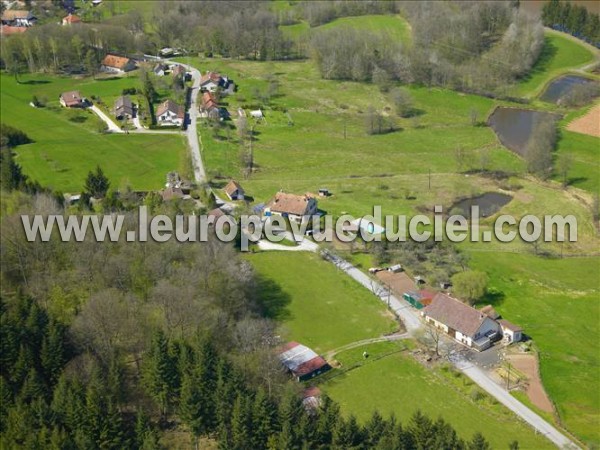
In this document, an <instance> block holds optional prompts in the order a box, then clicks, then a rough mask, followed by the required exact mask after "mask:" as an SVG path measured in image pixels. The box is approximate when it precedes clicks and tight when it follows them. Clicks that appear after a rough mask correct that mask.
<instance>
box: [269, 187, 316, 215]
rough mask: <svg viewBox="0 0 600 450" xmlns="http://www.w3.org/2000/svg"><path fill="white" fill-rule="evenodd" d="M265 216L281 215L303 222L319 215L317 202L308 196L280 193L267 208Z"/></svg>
mask: <svg viewBox="0 0 600 450" xmlns="http://www.w3.org/2000/svg"><path fill="white" fill-rule="evenodd" d="M263 212H264V215H265V216H267V217H269V216H272V215H280V216H283V217H288V218H289V219H290V220H295V221H296V222H302V221H304V220H307V219H308V218H309V217H310V216H314V215H315V214H317V200H316V199H315V198H314V197H313V196H312V195H308V194H304V195H294V194H286V193H285V192H278V193H277V194H275V198H273V199H272V200H271V201H270V202H269V203H268V204H267V205H266V207H265V209H264V211H263Z"/></svg>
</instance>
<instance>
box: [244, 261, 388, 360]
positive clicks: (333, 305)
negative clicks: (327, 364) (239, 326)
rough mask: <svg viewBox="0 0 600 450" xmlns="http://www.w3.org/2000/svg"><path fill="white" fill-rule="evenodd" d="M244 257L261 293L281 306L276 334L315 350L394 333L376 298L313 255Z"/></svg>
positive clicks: (386, 313)
mask: <svg viewBox="0 0 600 450" xmlns="http://www.w3.org/2000/svg"><path fill="white" fill-rule="evenodd" d="M247 260H248V261H249V262H250V263H251V264H252V266H253V267H254V268H255V270H256V272H257V273H258V275H259V276H260V277H261V278H262V280H263V281H262V283H261V292H262V297H263V298H266V299H267V300H266V301H267V302H269V304H277V305H281V306H282V307H284V309H283V310H281V311H280V313H279V314H278V318H279V319H280V320H281V323H282V328H281V333H282V335H283V336H284V338H285V339H289V340H295V341H298V342H301V343H302V344H305V345H307V346H309V347H311V348H313V349H314V350H315V351H316V352H318V353H321V354H323V353H325V352H327V351H330V350H334V349H336V348H338V347H341V346H343V345H345V344H349V343H351V342H355V341H359V340H362V339H368V338H371V337H377V336H381V335H382V334H384V333H388V332H391V331H394V330H395V329H396V328H397V324H396V323H395V322H394V320H393V319H392V318H391V316H390V315H389V313H388V312H387V310H386V308H385V306H384V305H383V303H382V302H380V301H379V300H378V299H377V297H375V296H374V295H373V294H371V293H370V292H369V291H367V290H366V289H365V288H364V287H362V286H361V285H359V284H358V283H356V282H355V281H354V280H352V279H351V278H350V277H348V276H347V275H345V274H343V273H342V272H339V271H338V270H337V269H336V268H335V266H333V265H332V264H330V263H328V262H326V261H323V260H322V259H321V258H320V257H319V256H318V255H315V254H312V253H305V252H260V253H256V254H251V255H248V256H247Z"/></svg>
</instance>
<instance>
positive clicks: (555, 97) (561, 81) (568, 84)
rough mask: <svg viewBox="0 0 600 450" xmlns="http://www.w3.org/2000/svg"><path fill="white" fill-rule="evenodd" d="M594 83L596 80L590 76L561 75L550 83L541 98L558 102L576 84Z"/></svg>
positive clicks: (550, 101)
mask: <svg viewBox="0 0 600 450" xmlns="http://www.w3.org/2000/svg"><path fill="white" fill-rule="evenodd" d="M592 83H596V82H595V81H594V80H590V79H588V78H584V77H578V76H577V75H567V76H564V77H560V78H557V79H556V80H554V81H552V82H551V83H550V84H549V85H548V87H547V88H546V90H545V91H544V93H543V94H542V95H541V97H540V99H541V100H543V101H545V102H549V103H558V102H559V100H560V99H561V98H562V97H563V96H565V95H567V94H569V93H570V92H571V91H572V89H573V88H574V87H575V86H579V85H582V84H592Z"/></svg>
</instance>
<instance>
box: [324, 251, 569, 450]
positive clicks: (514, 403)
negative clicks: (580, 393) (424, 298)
mask: <svg viewBox="0 0 600 450" xmlns="http://www.w3.org/2000/svg"><path fill="white" fill-rule="evenodd" d="M325 257H326V258H327V259H328V260H329V261H330V262H332V263H333V264H335V265H336V266H337V267H338V268H339V269H341V270H343V271H344V272H345V273H346V274H347V275H349V276H351V277H352V278H353V279H354V280H356V281H358V282H359V283H360V284H362V285H363V286H364V287H366V288H367V289H368V290H370V291H371V292H372V293H373V294H375V295H376V296H377V297H379V298H380V299H381V300H382V301H383V302H385V303H386V304H387V305H388V306H389V308H390V309H391V310H392V311H393V312H395V313H396V314H397V315H398V317H400V319H401V320H402V321H403V322H404V326H405V328H406V331H407V333H408V334H410V335H413V333H414V332H415V331H417V330H418V329H419V328H421V327H422V326H423V325H422V323H421V320H420V318H419V314H418V312H417V311H416V310H415V309H414V308H413V307H412V306H410V305H409V303H408V302H406V301H405V300H404V299H402V300H400V299H398V298H397V297H395V296H394V295H392V294H391V293H390V292H388V290H387V289H386V288H385V287H384V286H383V285H381V284H380V283H378V282H377V281H376V280H373V279H372V278H371V277H369V276H368V275H366V274H365V273H363V272H362V271H360V270H359V269H357V268H356V267H354V266H353V265H352V264H350V263H349V262H348V261H346V260H344V259H342V258H339V257H337V256H335V255H332V254H331V253H325ZM450 360H451V362H452V364H453V365H454V366H455V367H456V368H457V369H458V370H460V371H461V372H462V373H464V374H465V375H466V376H468V377H469V378H470V379H471V380H473V381H474V382H475V383H477V384H478V385H479V386H480V387H481V388H482V389H483V390H485V391H486V392H487V393H488V394H490V395H491V396H492V397H494V398H495V399H496V400H498V401H499V402H500V403H502V404H503V405H504V406H506V407H507V408H508V409H510V410H511V411H512V412H514V413H515V414H516V415H517V416H519V417H520V418H521V419H523V420H524V421H525V422H527V423H528V424H529V425H530V426H532V427H533V429H534V430H536V432H537V433H541V434H543V435H544V436H545V437H546V438H547V439H549V440H550V441H552V443H554V444H555V445H556V446H557V447H559V448H569V449H578V448H579V447H578V446H577V445H576V444H575V443H574V442H573V441H571V440H570V439H569V438H567V437H566V436H565V435H563V434H562V433H561V432H560V431H559V430H557V429H556V428H555V427H554V426H553V425H551V424H550V423H548V422H547V421H546V420H544V419H543V418H542V417H540V416H539V415H537V414H536V413H534V412H533V411H532V410H531V409H529V408H528V407H527V406H525V405H524V404H523V403H521V402H520V401H519V400H517V399H516V398H515V397H513V396H512V395H510V393H509V392H508V391H507V390H506V389H504V388H503V387H501V386H499V385H498V384H497V383H496V382H495V381H494V380H493V379H492V378H490V377H489V375H488V374H487V373H486V372H485V371H484V370H482V369H480V368H479V367H477V366H476V365H474V364H473V363H471V362H469V361H467V360H465V359H464V358H462V357H461V356H459V355H456V356H454V357H452V358H451V359H450Z"/></svg>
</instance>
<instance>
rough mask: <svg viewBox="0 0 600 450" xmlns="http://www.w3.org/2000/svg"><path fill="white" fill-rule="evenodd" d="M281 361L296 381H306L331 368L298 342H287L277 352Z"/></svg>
mask: <svg viewBox="0 0 600 450" xmlns="http://www.w3.org/2000/svg"><path fill="white" fill-rule="evenodd" d="M279 360H280V361H281V363H282V364H283V365H284V366H285V367H286V368H287V369H288V370H289V371H290V372H291V373H292V375H294V378H296V380H297V381H306V380H309V379H311V378H314V377H316V376H317V375H321V374H322V373H325V372H327V371H328V370H330V369H331V366H330V365H329V364H328V363H327V361H325V359H323V358H322V357H321V356H319V355H317V354H316V353H315V352H314V351H313V350H311V349H310V348H308V347H306V346H305V345H302V344H299V343H298V342H288V343H287V344H285V345H284V346H283V348H282V349H281V353H280V354H279Z"/></svg>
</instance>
